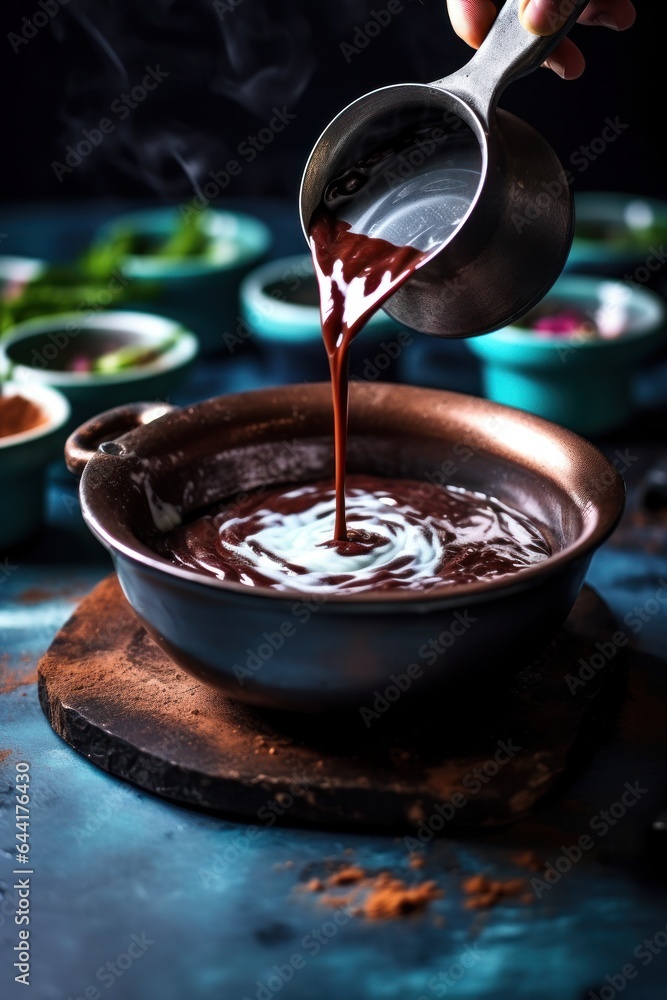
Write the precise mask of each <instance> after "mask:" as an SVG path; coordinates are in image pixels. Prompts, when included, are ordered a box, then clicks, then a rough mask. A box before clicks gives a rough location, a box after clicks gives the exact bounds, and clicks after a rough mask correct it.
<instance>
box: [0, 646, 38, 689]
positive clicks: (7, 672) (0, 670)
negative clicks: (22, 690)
mask: <svg viewBox="0 0 667 1000" xmlns="http://www.w3.org/2000/svg"><path fill="white" fill-rule="evenodd" d="M36 683H37V668H36V667H35V669H34V670H30V671H28V672H27V673H26V672H25V671H24V670H12V668H11V667H10V666H9V654H7V653H5V654H4V655H3V656H1V657H0V694H10V693H11V692H12V691H15V690H16V688H19V687H21V686H22V685H23V684H36Z"/></svg>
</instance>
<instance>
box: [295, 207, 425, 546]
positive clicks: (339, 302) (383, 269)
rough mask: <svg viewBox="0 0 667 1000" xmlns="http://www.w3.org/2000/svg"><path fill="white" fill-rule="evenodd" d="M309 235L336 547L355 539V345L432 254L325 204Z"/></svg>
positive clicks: (316, 215) (317, 214)
mask: <svg viewBox="0 0 667 1000" xmlns="http://www.w3.org/2000/svg"><path fill="white" fill-rule="evenodd" d="M308 236H309V242H310V248H311V252H312V255H313V263H314V265H315V273H316V275H317V281H318V285H319V289H320V313H321V317H322V336H323V337H324V346H325V347H326V351H327V355H328V358H329V370H330V372H331V391H332V396H333V414H334V466H335V484H336V521H335V527H334V538H333V543H334V544H336V543H341V542H343V543H344V542H346V541H348V540H350V536H349V533H348V531H347V524H346V518H345V464H346V458H347V414H348V388H349V358H350V344H351V343H352V340H353V339H354V337H355V336H356V335H357V333H359V331H360V330H361V328H362V327H363V326H364V325H365V324H366V323H367V322H368V320H369V319H370V318H371V316H372V315H373V313H375V312H377V311H378V309H379V308H380V307H381V305H382V303H383V302H384V301H385V300H386V299H388V298H389V296H390V295H391V294H392V292H395V291H396V289H397V288H400V286H401V285H402V284H403V282H404V281H407V279H408V278H409V277H410V275H411V274H413V273H414V271H415V270H416V269H417V268H418V267H419V265H420V264H421V263H422V261H423V260H424V258H425V257H426V256H427V254H426V253H424V252H423V251H421V250H417V249H415V247H410V246H405V247H396V246H393V244H391V243H387V241H386V240H380V239H374V238H373V237H369V236H364V235H361V234H359V233H353V232H352V231H351V229H350V226H349V224H348V223H347V222H344V221H343V220H342V219H339V218H337V217H336V216H335V215H334V214H333V213H332V212H330V211H329V210H328V209H327V208H326V207H324V206H323V205H322V206H320V208H318V210H317V211H316V212H315V214H314V216H313V218H312V220H311V223H310V226H309V229H308Z"/></svg>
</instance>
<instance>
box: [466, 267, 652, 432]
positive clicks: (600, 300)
mask: <svg viewBox="0 0 667 1000" xmlns="http://www.w3.org/2000/svg"><path fill="white" fill-rule="evenodd" d="M614 301H616V303H617V304H618V308H621V309H622V310H623V311H622V313H621V314H620V316H621V323H622V333H621V334H620V335H619V336H618V337H615V338H610V339H606V338H596V339H590V340H588V339H583V338H580V337H579V338H577V337H567V336H557V335H541V334H536V333H535V332H533V331H530V330H526V329H522V328H521V327H518V326H508V327H505V328H504V329H502V330H497V331H496V332H495V333H489V334H486V335H485V336H482V337H475V338H473V339H472V340H469V341H468V342H467V343H468V348H469V349H470V350H471V351H472V352H473V353H474V354H475V355H477V357H478V358H479V359H480V361H481V364H482V380H483V385H484V392H485V395H486V396H487V397H488V398H489V399H492V400H494V401H495V402H497V403H505V404H507V405H509V406H515V407H517V408H518V409H521V410H528V411H529V412H531V413H536V414H538V416H541V417H546V418H547V420H551V421H553V422H554V423H557V424H561V425H563V426H565V427H569V428H570V429H571V430H574V431H577V433H579V434H583V435H585V436H592V435H596V434H601V433H604V432H605V431H608V430H612V429H613V428H615V427H618V426H619V425H620V424H622V423H624V422H625V421H626V420H627V419H628V418H629V417H630V416H631V414H632V411H633V381H634V377H635V374H636V372H637V369H638V367H639V366H640V364H641V363H642V362H643V361H644V360H645V359H646V358H647V357H648V355H649V354H650V353H651V352H652V351H653V350H654V349H655V348H656V347H657V346H658V345H659V344H661V343H663V342H664V339H665V326H664V324H665V305H664V302H663V301H662V299H661V298H660V297H659V296H658V295H656V294H654V293H653V292H650V291H648V290H647V289H645V288H634V287H630V286H629V285H627V284H625V283H624V282H620V281H609V280H604V279H601V278H594V277H586V276H584V275H566V276H564V277H562V278H560V279H559V280H558V281H557V282H556V284H555V285H554V286H553V288H552V289H551V291H550V292H549V294H548V295H547V296H546V297H545V298H544V299H543V300H542V303H541V304H540V306H539V313H540V314H543V313H544V306H545V304H546V305H548V304H550V303H552V304H553V305H554V307H556V308H560V309H562V308H563V307H567V306H571V307H574V308H576V309H578V310H581V311H582V312H584V313H589V312H591V313H593V312H594V311H597V310H598V309H600V308H603V307H604V305H605V304H607V308H614V307H613V306H611V305H609V303H611V302H614Z"/></svg>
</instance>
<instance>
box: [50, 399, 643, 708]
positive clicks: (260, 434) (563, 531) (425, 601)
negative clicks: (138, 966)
mask: <svg viewBox="0 0 667 1000" xmlns="http://www.w3.org/2000/svg"><path fill="white" fill-rule="evenodd" d="M164 409H165V408H164V407H163V406H162V407H156V406H155V404H144V405H141V404H135V405H134V406H132V407H126V408H124V409H123V408H121V409H117V410H112V411H110V412H108V413H103V414H101V415H100V416H99V417H97V418H95V419H93V420H91V421H89V423H88V424H85V425H84V426H83V427H81V428H80V429H79V430H78V431H77V432H75V433H74V434H73V435H72V436H71V437H70V438H69V440H68V442H67V445H66V458H67V464H68V467H69V468H70V470H71V471H73V472H76V473H78V474H81V473H83V474H82V477H81V484H80V490H79V493H80V498H81V508H82V511H83V516H84V518H85V520H86V523H87V524H88V527H89V528H90V530H91V531H92V532H93V534H94V535H95V536H96V537H97V538H98V539H99V540H100V541H101V542H102V544H103V545H105V546H106V547H107V548H108V549H109V550H110V552H111V554H112V557H113V560H114V563H115V566H116V570H117V573H118V578H119V580H120V583H121V585H122V588H123V591H124V593H125V596H126V597H127V599H128V601H129V603H130V605H131V606H132V607H133V609H134V611H135V612H136V614H137V615H138V617H139V619H140V620H141V621H142V623H143V624H144V626H145V627H146V629H147V631H148V633H149V634H150V635H151V636H152V638H153V639H154V640H155V641H156V642H157V643H158V645H159V646H160V647H161V648H162V649H163V650H164V651H165V652H166V653H167V655H168V656H169V657H170V658H171V659H172V660H173V662H174V663H175V664H178V665H179V666H180V667H182V668H183V669H185V670H187V671H189V672H190V673H192V674H193V675H195V676H196V677H199V678H201V679H203V680H205V681H207V682H209V683H211V684H214V685H217V686H218V687H220V688H222V689H223V690H225V691H227V692H228V693H229V694H230V695H232V696H233V697H236V698H240V699H242V700H244V701H249V702H252V703H254V704H257V705H263V706H266V707H272V708H282V709H295V710H303V711H316V710H324V709H329V708H337V707H342V706H348V707H349V706H354V707H357V708H358V707H359V706H360V705H363V704H364V703H365V701H366V699H368V698H372V697H373V694H374V692H375V693H376V692H377V691H378V690H383V689H384V688H385V687H386V685H387V683H390V678H391V675H392V674H403V673H404V672H405V670H406V668H407V667H408V665H410V664H411V663H413V662H416V663H419V662H422V663H423V660H420V650H423V649H424V648H426V646H425V644H428V643H429V641H430V640H432V639H434V638H438V637H440V638H441V639H442V646H441V647H440V648H441V653H440V655H439V656H438V658H437V660H436V661H435V662H432V661H431V660H429V663H431V664H432V665H431V666H429V667H428V668H425V669H424V679H423V683H422V681H420V682H419V685H418V687H419V689H420V690H421V691H422V692H423V693H425V692H427V691H430V690H432V689H434V688H439V689H440V690H442V689H443V688H444V687H446V686H447V684H450V683H454V684H455V683H456V682H458V681H460V680H461V678H466V679H468V680H474V681H475V682H479V683H484V680H485V679H486V678H496V679H497V678H498V677H499V676H502V675H503V673H507V672H508V671H509V672H512V671H516V670H518V669H520V668H521V667H522V666H524V665H525V663H527V662H529V658H530V657H531V656H532V655H534V654H535V652H536V650H538V649H540V648H541V647H542V646H544V645H545V644H546V643H547V642H548V641H549V639H550V638H551V636H553V635H554V633H555V632H556V630H557V629H558V628H559V627H560V625H561V624H562V622H563V621H564V620H565V618H566V617H567V615H568V614H569V612H570V610H571V609H572V606H573V605H574V602H575V600H576V598H577V594H578V592H579V589H580V587H581V585H582V582H583V579H584V575H585V573H586V570H587V568H588V565H589V562H590V560H591V557H592V555H593V553H594V551H595V550H596V549H597V548H598V547H599V546H600V545H601V544H602V542H603V541H604V540H605V539H606V538H607V537H608V535H609V534H610V532H611V531H612V530H613V528H614V527H615V525H616V523H617V521H618V518H619V517H620V515H621V512H622V509H623V502H624V487H623V481H622V479H621V477H620V476H619V474H618V472H617V471H616V470H615V469H614V467H613V466H612V465H611V463H610V462H609V461H608V460H607V459H606V458H605V457H604V455H602V454H601V453H600V452H599V451H598V450H597V449H596V448H594V447H593V445H591V444H589V443H588V442H587V441H584V440H583V438H579V437H577V435H575V434H572V433H571V432H570V431H567V430H564V429H563V428H562V427H556V426H555V425H554V424H550V423H548V422H547V421H545V420H542V419H540V418H539V417H535V416H533V415H532V414H528V413H523V412H521V411H520V410H512V409H509V408H507V407H504V406H499V405H498V404H497V403H490V402H488V401H487V400H484V399H479V398H476V397H473V396H463V395H459V394H457V393H451V392H440V391H434V390H431V389H415V388H413V387H412V386H401V385H387V384H383V383H375V384H368V383H365V382H353V383H352V385H351V386H350V439H349V443H348V444H349V450H348V468H349V470H350V472H364V473H367V474H371V475H382V476H399V477H404V478H411V479H418V480H420V481H423V482H424V483H425V484H427V483H428V485H429V488H433V486H432V483H433V482H434V481H435V482H440V481H443V478H444V481H446V482H447V483H449V484H451V485H453V486H462V487H464V488H467V489H470V490H473V491H480V492H483V493H486V494H487V495H490V496H494V497H497V498H498V499H499V500H500V501H501V502H504V503H506V504H508V505H509V506H511V507H513V508H514V509H516V510H519V511H522V512H523V513H524V514H526V515H527V516H528V517H529V518H530V519H531V520H532V521H533V523H535V524H537V525H538V526H540V527H541V529H542V531H543V533H544V535H545V537H546V538H547V540H548V541H549V543H550V546H551V549H552V555H550V556H549V557H548V558H547V559H545V560H544V561H543V562H540V563H538V564H536V565H534V566H531V567H528V568H526V569H524V570H522V571H521V572H519V573H516V574H514V575H511V576H507V577H501V578H496V579H493V580H485V581H481V582H479V581H478V582H475V583H471V584H457V585H452V586H443V587H438V588H434V589H433V590H429V591H428V592H426V593H424V594H420V593H419V592H415V591H399V590H390V591H381V592H379V593H372V592H371V593H362V594H349V593H342V594H339V593H335V594H332V595H330V596H328V597H326V598H325V599H322V598H323V595H319V596H318V597H317V599H315V598H311V596H310V595H309V594H307V593H304V592H303V591H299V590H297V589H295V590H293V591H287V590H285V591H278V590H275V589H271V588H269V587H265V586H255V587H247V586H244V585H243V584H241V583H233V582H230V581H226V580H220V579H218V578H216V577H209V576H204V575H202V574H199V573H196V572H194V571H192V570H189V569H185V568H182V567H179V566H176V565H174V564H173V563H172V562H170V561H169V560H168V559H167V558H164V557H162V556H160V555H157V554H156V552H155V548H154V545H155V541H154V540H155V537H156V534H159V533H160V532H162V531H165V530H168V529H169V528H173V527H174V526H175V525H176V524H178V523H180V522H181V521H183V520H184V519H188V518H189V517H191V516H194V515H195V514H196V513H197V512H199V511H202V510H204V509H206V508H207V507H208V506H209V505H210V504H212V503H215V502H217V501H219V500H222V499H224V498H231V497H235V496H238V495H239V494H241V493H243V494H245V493H246V491H247V490H251V489H254V488H256V487H260V486H269V485H271V484H277V483H297V482H312V481H315V480H318V479H322V478H329V477H330V476H331V473H332V441H331V423H332V419H331V385H330V384H329V383H328V382H326V383H318V384H306V385H291V386H282V387H280V388H275V389H262V390H259V391H257V392H246V393H239V394H238V395H231V396H221V397H218V398H215V399H209V400H206V401H205V402H203V403H198V404H196V405H195V406H190V407H187V408H183V409H173V410H172V411H171V412H168V413H165V412H164ZM124 431H126V432H127V433H124ZM151 540H153V545H151ZM462 616H464V621H465V623H466V624H469V625H470V627H469V628H468V627H461V626H462V621H461V619H462ZM285 623H289V625H290V626H293V627H292V628H291V629H290V634H289V638H288V639H286V640H285V641H284V642H280V643H277V644H276V643H273V644H272V645H271V646H269V647H268V649H269V653H268V654H265V652H264V650H265V647H266V643H267V637H270V636H273V635H274V633H277V634H278V635H279V636H280V635H281V634H283V635H287V634H288V632H287V631H283V632H282V633H281V629H282V630H284V629H285ZM450 629H453V632H450V631H449V630H450ZM453 635H455V636H457V638H456V639H454V640H453V641H452V636H453ZM260 647H261V654H262V655H261V657H257V656H256V653H255V651H256V650H257V649H258V648H260ZM253 655H254V660H253V659H252V658H253ZM251 660H252V662H253V667H252V668H251V673H252V676H251V677H249V678H248V677H247V676H246V677H244V678H243V679H242V680H241V681H240V680H239V678H238V670H239V666H242V665H245V664H246V663H250V662H251ZM246 673H247V672H246ZM444 704H446V703H444Z"/></svg>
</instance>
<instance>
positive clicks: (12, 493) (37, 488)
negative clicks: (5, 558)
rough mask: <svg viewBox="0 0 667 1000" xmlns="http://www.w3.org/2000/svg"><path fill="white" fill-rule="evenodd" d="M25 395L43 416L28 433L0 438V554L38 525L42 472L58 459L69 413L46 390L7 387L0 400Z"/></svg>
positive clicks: (58, 398)
mask: <svg viewBox="0 0 667 1000" xmlns="http://www.w3.org/2000/svg"><path fill="white" fill-rule="evenodd" d="M4 394H7V395H21V396H25V397H26V398H27V399H30V400H31V401H32V402H33V403H35V404H36V405H37V406H38V407H39V408H40V409H41V410H42V412H43V413H44V414H45V416H46V420H45V421H44V422H43V423H42V424H40V425H39V426H38V427H34V428H33V429H32V430H28V431H22V432H21V433H19V434H9V435H7V436H5V437H0V482H1V483H2V489H0V552H3V551H5V550H6V549H8V548H10V547H11V546H14V545H19V544H20V543H21V542H25V541H27V540H28V539H29V538H30V537H31V536H32V535H34V534H35V533H36V532H37V531H38V530H39V528H40V527H41V525H42V522H43V520H44V498H45V492H46V468H47V466H48V465H49V464H50V463H51V462H52V461H54V459H56V458H58V457H59V456H60V455H62V449H63V445H64V443H65V439H66V437H67V426H68V421H69V416H70V408H69V403H68V402H67V399H66V398H65V397H64V396H63V395H62V393H60V392H58V391H57V390H56V389H51V388H50V387H49V386H46V385H37V384H34V385H22V384H17V383H14V382H7V383H5V384H4V385H3V395H4Z"/></svg>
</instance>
